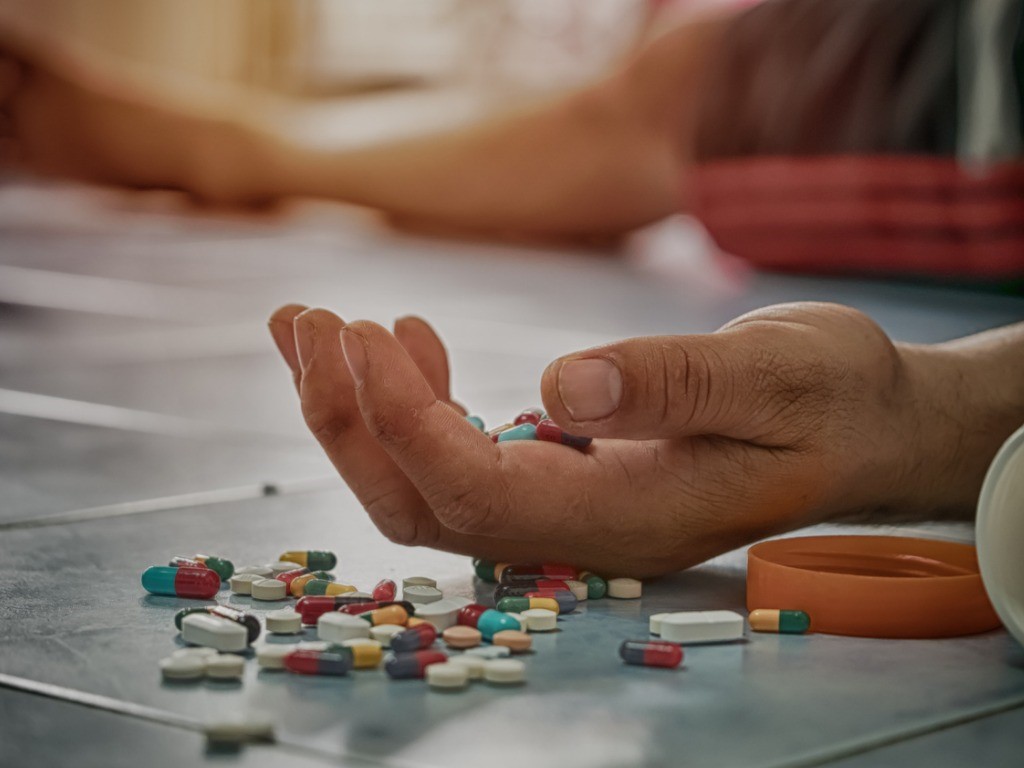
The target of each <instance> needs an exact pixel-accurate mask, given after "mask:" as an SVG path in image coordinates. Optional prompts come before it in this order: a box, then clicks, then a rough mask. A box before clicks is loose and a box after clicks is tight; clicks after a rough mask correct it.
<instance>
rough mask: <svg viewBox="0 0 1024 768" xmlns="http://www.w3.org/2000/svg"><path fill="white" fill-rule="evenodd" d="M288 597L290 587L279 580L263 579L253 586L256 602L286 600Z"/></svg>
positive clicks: (253, 595)
mask: <svg viewBox="0 0 1024 768" xmlns="http://www.w3.org/2000/svg"><path fill="white" fill-rule="evenodd" d="M287 595H288V586H287V585H286V584H285V583H284V582H283V581H279V580H278V579H263V580H262V581H255V582H253V585H252V597H253V599H254V600H284V599H285V597H286V596H287Z"/></svg>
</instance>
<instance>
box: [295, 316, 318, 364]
mask: <svg viewBox="0 0 1024 768" xmlns="http://www.w3.org/2000/svg"><path fill="white" fill-rule="evenodd" d="M294 326H295V350H296V351H297V352H298V353H299V365H300V366H301V367H302V369H303V370H305V369H306V368H308V367H309V364H310V362H312V360H313V348H314V347H315V346H316V325H315V324H314V323H313V321H312V320H310V319H309V318H308V317H303V316H302V315H299V316H298V317H296V318H295V322H294Z"/></svg>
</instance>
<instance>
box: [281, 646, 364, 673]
mask: <svg viewBox="0 0 1024 768" xmlns="http://www.w3.org/2000/svg"><path fill="white" fill-rule="evenodd" d="M284 666H285V668H286V669H287V670H288V671H289V672H298V673H299V674H300V675H344V674H347V673H348V671H349V670H350V669H352V652H351V651H350V650H349V649H348V648H343V649H339V650H326V651H313V650H306V649H302V650H295V651H292V652H291V653H289V654H288V655H287V656H285V657H284Z"/></svg>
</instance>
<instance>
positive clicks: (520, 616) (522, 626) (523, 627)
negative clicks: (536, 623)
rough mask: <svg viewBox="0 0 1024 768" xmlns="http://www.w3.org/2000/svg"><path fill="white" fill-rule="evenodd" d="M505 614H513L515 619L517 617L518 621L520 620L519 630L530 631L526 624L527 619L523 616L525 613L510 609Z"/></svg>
mask: <svg viewBox="0 0 1024 768" xmlns="http://www.w3.org/2000/svg"><path fill="white" fill-rule="evenodd" d="M505 615H506V616H511V617H512V618H513V619H515V620H516V621H518V622H519V631H520V632H526V631H528V628H527V626H526V619H525V618H523V614H521V613H513V612H512V611H508V612H506V613H505Z"/></svg>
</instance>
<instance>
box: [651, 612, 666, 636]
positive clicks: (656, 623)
mask: <svg viewBox="0 0 1024 768" xmlns="http://www.w3.org/2000/svg"><path fill="white" fill-rule="evenodd" d="M668 615H669V614H668V613H656V614H654V615H653V616H651V618H650V619H648V626H649V628H650V630H651V634H652V635H660V634H661V620H662V619H664V618H665V617H666V616H668Z"/></svg>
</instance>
